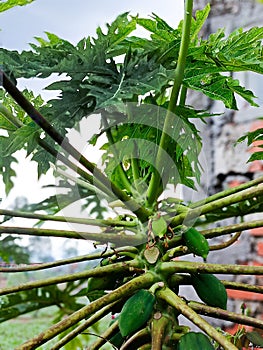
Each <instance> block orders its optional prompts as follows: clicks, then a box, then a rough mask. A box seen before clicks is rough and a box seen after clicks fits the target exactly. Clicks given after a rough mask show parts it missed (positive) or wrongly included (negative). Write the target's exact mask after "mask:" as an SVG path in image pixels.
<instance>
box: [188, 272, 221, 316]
mask: <svg viewBox="0 0 263 350" xmlns="http://www.w3.org/2000/svg"><path fill="white" fill-rule="evenodd" d="M191 280H192V284H193V287H194V289H195V291H196V293H197V295H198V296H199V298H200V299H201V300H202V301H203V302H204V303H206V304H207V305H209V306H214V307H220V308H221V309H226V304H227V292H226V288H225V286H224V285H223V283H222V282H221V281H220V280H219V279H218V278H216V276H214V275H211V274H205V273H198V274H193V275H192V278H191Z"/></svg>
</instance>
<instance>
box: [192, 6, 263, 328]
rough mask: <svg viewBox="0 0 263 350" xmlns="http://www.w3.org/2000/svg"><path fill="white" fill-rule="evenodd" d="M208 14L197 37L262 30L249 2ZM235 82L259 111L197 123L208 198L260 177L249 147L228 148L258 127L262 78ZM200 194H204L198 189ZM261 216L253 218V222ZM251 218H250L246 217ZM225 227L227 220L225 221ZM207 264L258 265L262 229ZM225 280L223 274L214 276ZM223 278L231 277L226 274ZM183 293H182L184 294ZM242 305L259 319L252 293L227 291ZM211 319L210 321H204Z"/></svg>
mask: <svg viewBox="0 0 263 350" xmlns="http://www.w3.org/2000/svg"><path fill="white" fill-rule="evenodd" d="M210 3H211V14H210V16H209V20H208V21H207V23H206V27H205V28H204V29H203V32H202V36H203V37H206V36H207V35H208V34H210V33H213V32H215V31H216V30H217V29H218V28H222V27H224V28H225V29H226V33H230V32H232V31H233V30H234V29H236V28H238V27H243V28H245V29H249V28H251V27H254V26H263V5H262V4H259V3H257V2H256V1H253V0H211V1H210ZM206 4H207V1H206V0H195V10H196V9H201V8H203V7H204V6H205V5H206ZM237 79H239V80H240V81H241V83H242V84H243V85H244V86H245V87H246V88H247V89H250V90H252V91H253V92H254V93H255V95H256V96H257V97H258V98H259V99H258V104H260V105H261V107H260V108H252V107H250V106H249V105H248V104H247V103H246V102H245V101H244V100H243V101H241V100H238V103H239V111H234V112H233V111H229V110H225V111H224V114H223V115H222V116H221V117H218V118H216V117H215V118H213V120H210V121H209V122H208V124H207V125H204V124H201V125H198V127H199V129H200V128H202V135H204V154H203V158H204V159H205V160H206V164H207V175H206V176H205V179H204V180H203V188H204V189H205V188H207V191H206V192H208V194H213V193H215V192H218V191H219V190H222V189H225V188H227V187H233V186H236V185H238V184H240V183H242V182H246V181H248V180H250V179H254V178H256V177H258V176H261V175H262V174H263V162H262V161H254V162H252V163H246V161H247V160H248V158H249V156H250V154H251V152H254V151H255V150H256V148H255V146H256V145H255V146H254V147H252V148H250V149H248V147H247V146H246V144H245V143H243V144H240V145H239V146H238V147H234V142H235V141H236V140H237V139H238V138H239V137H240V136H242V135H244V134H245V133H246V132H248V131H251V130H254V129H256V128H259V127H260V128H263V120H258V119H257V118H258V117H263V77H262V76H258V75H256V74H252V73H240V74H239V75H237ZM189 100H190V101H189V102H190V104H193V105H194V106H196V107H199V108H202V109H204V108H206V107H209V109H210V110H211V111H213V112H222V111H223V106H222V104H221V103H218V102H214V101H209V100H208V99H206V98H205V97H204V98H202V99H200V95H199V94H197V93H191V94H190V96H189ZM204 191H205V190H204ZM259 217H261V218H262V215H260V214H259V215H253V219H255V218H259ZM250 218H251V219H252V217H251V216H250ZM229 223H230V222H229ZM208 261H209V262H211V263H213V262H214V263H231V264H249V265H262V264H263V227H262V228H258V229H254V230H251V231H249V232H244V233H243V234H242V236H241V239H240V240H239V241H238V242H237V243H236V244H235V245H234V246H232V247H229V248H227V249H225V250H223V251H220V253H219V252H217V253H216V252H214V253H213V252H212V253H210V256H209V259H208ZM220 277H222V278H225V279H226V276H220ZM229 278H231V277H230V276H229ZM234 280H236V281H238V282H245V283H251V284H254V285H261V286H262V285H263V278H262V276H261V277H255V276H243V277H235V278H234ZM186 293H187V291H186ZM243 302H245V303H246V305H247V308H248V309H249V310H250V314H251V315H253V316H256V317H258V318H261V319H263V296H262V295H259V294H255V293H249V292H240V291H234V290H232V291H229V304H228V306H229V309H230V310H231V311H235V312H238V313H241V309H240V307H241V304H242V303H243ZM210 321H211V320H210ZM216 324H217V325H219V326H221V327H225V328H226V329H228V330H231V328H233V329H232V331H234V329H236V327H237V326H236V325H233V324H231V323H229V322H222V321H217V322H216Z"/></svg>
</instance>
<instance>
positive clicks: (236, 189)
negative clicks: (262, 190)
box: [190, 176, 263, 209]
mask: <svg viewBox="0 0 263 350" xmlns="http://www.w3.org/2000/svg"><path fill="white" fill-rule="evenodd" d="M262 183H263V176H260V177H258V178H257V179H254V180H251V181H248V182H246V183H244V184H241V185H239V186H236V187H232V188H228V189H227V190H225V191H221V192H218V193H216V194H213V195H212V196H210V197H207V198H205V199H202V200H200V201H198V202H195V203H192V204H190V208H192V209H194V208H197V207H201V206H203V205H204V204H208V203H211V202H214V201H217V200H218V199H221V198H225V197H227V196H229V195H231V194H234V193H238V192H240V191H243V190H246V189H248V188H251V187H253V186H256V185H259V184H262Z"/></svg>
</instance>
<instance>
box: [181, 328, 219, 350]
mask: <svg viewBox="0 0 263 350" xmlns="http://www.w3.org/2000/svg"><path fill="white" fill-rule="evenodd" d="M178 350H214V347H213V345H212V344H211V342H210V340H209V339H208V337H207V336H206V335H204V334H203V333H195V332H189V333H186V334H184V335H183V336H182V337H181V338H180V340H179V343H178Z"/></svg>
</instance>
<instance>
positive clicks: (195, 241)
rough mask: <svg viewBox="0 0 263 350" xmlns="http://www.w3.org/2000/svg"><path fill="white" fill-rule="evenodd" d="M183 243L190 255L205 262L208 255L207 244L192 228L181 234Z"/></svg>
mask: <svg viewBox="0 0 263 350" xmlns="http://www.w3.org/2000/svg"><path fill="white" fill-rule="evenodd" d="M183 241H184V244H185V245H186V246H187V248H188V249H189V250H190V252H191V253H193V254H195V255H198V256H201V257H202V258H203V259H204V260H206V258H207V255H208V253H209V244H208V242H207V240H206V238H205V237H204V236H203V235H202V234H201V233H200V232H198V231H197V230H196V229H195V228H193V227H191V228H189V229H188V230H186V231H184V232H183Z"/></svg>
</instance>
